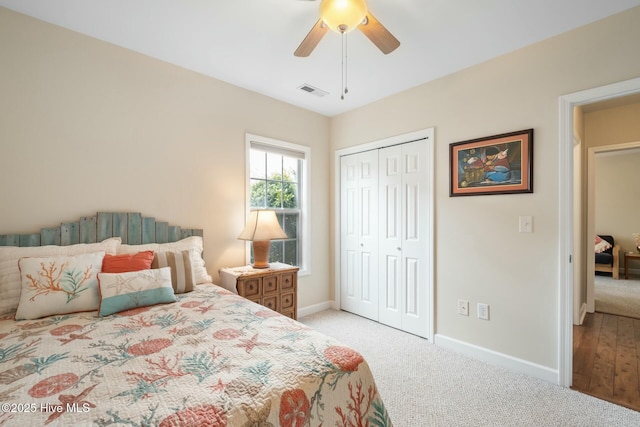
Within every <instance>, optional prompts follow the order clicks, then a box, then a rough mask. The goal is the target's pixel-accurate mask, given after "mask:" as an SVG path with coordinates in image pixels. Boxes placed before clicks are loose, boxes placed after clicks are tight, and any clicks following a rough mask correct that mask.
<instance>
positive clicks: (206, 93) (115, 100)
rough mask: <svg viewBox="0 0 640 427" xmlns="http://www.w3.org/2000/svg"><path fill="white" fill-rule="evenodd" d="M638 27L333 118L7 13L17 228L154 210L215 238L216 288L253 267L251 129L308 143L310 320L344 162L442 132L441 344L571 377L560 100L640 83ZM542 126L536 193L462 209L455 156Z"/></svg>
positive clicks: (3, 192) (2, 32)
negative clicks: (564, 303) (400, 140)
mask: <svg viewBox="0 0 640 427" xmlns="http://www.w3.org/2000/svg"><path fill="white" fill-rule="evenodd" d="M639 21H640V8H635V9H633V10H631V11H630V12H628V13H625V14H622V15H617V16H614V17H612V18H609V19H606V20H604V21H600V22H597V23H595V24H592V25H590V26H588V27H585V28H582V29H579V30H576V31H573V32H570V33H567V34H564V35H561V36H559V37H555V38H553V39H550V40H547V41H544V42H542V43H538V44H536V45H534V46H531V47H528V48H525V49H522V50H519V51H516V52H514V53H512V54H509V55H505V56H503V57H500V58H497V59H495V60H492V61H489V62H486V63H483V64H480V65H477V66H475V67H471V68H469V69H466V70H463V71H461V72H459V73H456V74H453V75H450V76H447V77H445V78H442V79H439V80H437V81H434V82H431V83H427V84H424V85H422V86H419V87H416V88H414V89H411V90H409V91H406V92H403V93H401V94H398V95H396V96H392V97H389V98H387V99H384V100H382V101H379V102H376V103H373V104H370V105H368V106H365V107H363V108H360V109H358V110H355V111H352V112H349V113H345V114H342V115H340V116H338V117H335V118H333V119H328V118H326V117H322V116H320V115H317V114H314V113H311V112H308V111H305V110H301V109H298V108H296V107H292V106H289V105H286V104H283V103H280V102H278V101H275V100H273V99H270V98H267V97H264V96H261V95H257V94H254V93H251V92H249V91H245V90H242V89H239V88H237V87H234V86H231V85H228V84H225V83H222V82H220V81H217V80H214V79H210V78H207V77H204V76H202V75H199V74H196V73H192V72H189V71H185V70H183V69H180V68H178V67H174V66H171V65H168V64H166V63H163V62H160V61H156V60H153V59H150V58H148V57H145V56H142V55H139V54H135V53H132V52H130V51H127V50H125V49H121V48H117V47H114V46H112V45H109V44H106V43H103V42H100V41H97V40H94V39H91V38H88V37H84V36H81V35H78V34H76V33H72V32H69V31H66V30H63V29H60V28H57V27H54V26H51V25H48V24H44V23H41V22H39V21H36V20H33V19H30V18H27V17H24V16H22V15H18V14H15V13H13V12H10V11H8V10H6V9H2V8H0V58H2V60H1V61H0V94H1V96H0V160H1V161H2V167H1V168H0V182H1V184H0V198H1V200H2V201H3V203H2V204H0V231H1V232H31V231H33V230H34V229H37V228H39V227H43V226H53V225H55V224H52V223H51V222H52V221H56V220H73V219H75V218H77V217H78V216H81V215H90V214H93V213H95V212H96V211H98V210H134V211H140V212H142V213H144V214H147V215H156V216H157V217H159V219H162V220H166V221H170V222H172V223H176V224H180V225H184V226H193V227H202V228H204V229H205V247H206V257H205V258H206V261H207V264H208V267H209V269H210V270H212V272H214V273H215V271H217V269H218V268H219V267H222V266H227V265H238V264H241V263H243V262H244V245H243V244H242V243H241V242H239V241H237V240H236V235H237V233H238V232H239V230H240V229H241V227H242V225H243V220H244V209H245V207H244V197H245V195H244V190H245V188H244V163H245V159H244V134H245V132H250V133H255V134H258V135H264V136H267V137H271V138H276V139H281V140H285V141H290V142H294V143H298V144H304V145H309V146H311V147H312V159H313V164H312V177H311V179H312V187H313V192H312V201H311V202H312V206H314V212H313V218H312V233H313V235H312V256H313V260H312V274H311V276H309V277H306V278H303V279H302V280H301V296H300V301H299V303H300V305H301V306H309V305H313V304H317V303H321V302H324V301H326V300H327V299H329V298H331V292H332V280H333V273H332V271H331V270H333V269H331V270H330V269H329V268H328V267H329V266H330V262H332V260H333V257H331V258H330V257H329V253H330V252H332V251H333V248H334V245H335V242H329V237H328V236H330V235H331V236H332V235H333V233H329V232H328V229H329V226H330V225H331V227H333V226H334V224H329V219H328V218H331V219H332V218H333V213H332V212H333V211H332V208H333V206H332V203H333V200H334V195H333V194H332V191H333V185H334V183H333V168H334V165H333V156H334V153H335V150H338V149H341V148H345V147H350V146H354V145H357V144H360V143H364V142H369V141H375V140H379V139H383V138H387V137H391V136H394V135H399V134H404V133H408V132H411V131H414V130H418V129H424V128H428V127H434V128H435V143H436V147H435V160H436V166H435V179H436V194H435V212H436V217H435V221H436V232H435V239H436V255H435V270H436V271H435V277H436V280H435V286H436V324H435V329H436V332H437V334H439V335H441V336H447V337H451V338H453V339H456V340H460V341H463V342H467V343H470V344H474V345H478V346H481V347H485V348H488V349H491V350H494V351H497V352H501V353H505V354H507V355H510V356H513V357H517V358H521V359H524V360H527V361H530V362H533V363H535V364H540V365H542V366H545V367H550V368H552V369H555V368H557V355H558V346H557V343H558V336H557V332H558V324H559V319H558V293H559V286H560V284H559V279H558V258H559V254H558V250H557V248H558V231H559V230H558V179H559V177H558V161H557V156H558V146H557V144H558V97H559V96H561V95H564V94H567V93H572V92H575V91H580V90H583V89H588V88H592V87H596V86H600V85H604V84H608V83H612V82H616V81H621V80H626V79H630V78H634V77H638V76H640V56H639V55H638V54H637V40H639V39H640V26H638V25H637V22H639ZM390 59H391V57H390ZM527 128H534V129H535V137H534V139H535V147H534V193H533V194H520V195H501V196H475V197H459V198H449V196H448V194H449V188H448V186H449V166H448V164H449V159H448V147H449V144H450V143H453V142H456V141H461V140H466V139H471V138H477V137H482V136H488V135H492V134H497V133H503V132H508V131H515V130H520V129H527ZM327 141H330V142H331V145H330V146H328V144H327ZM329 169H331V170H329ZM138 183H139V184H138ZM317 206H327V208H326V209H325V210H324V211H323V210H322V209H321V210H319V211H318V210H317V208H316V207H317ZM519 215H532V216H533V220H534V224H533V230H534V232H533V233H531V234H520V233H518V216H519ZM332 267H334V266H332ZM458 299H467V300H469V301H471V316H469V317H463V316H459V315H458V314H457V313H456V301H457V300H458ZM476 302H484V303H488V304H490V306H491V320H490V321H488V322H487V321H481V320H478V319H477V318H476V313H475V303H476Z"/></svg>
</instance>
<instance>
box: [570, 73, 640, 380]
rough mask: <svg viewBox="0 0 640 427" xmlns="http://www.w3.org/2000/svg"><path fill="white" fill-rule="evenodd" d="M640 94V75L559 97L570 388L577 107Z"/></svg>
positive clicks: (571, 371) (571, 370)
mask: <svg viewBox="0 0 640 427" xmlns="http://www.w3.org/2000/svg"><path fill="white" fill-rule="evenodd" d="M637 93H640V78H637V79H632V80H627V81H624V82H620V83H615V84H611V85H607V86H602V87H598V88H594V89H589V90H586V91H582V92H577V93H573V94H569V95H565V96H562V97H560V100H559V103H560V108H559V111H560V119H559V128H560V129H559V130H560V140H559V162H558V166H559V179H560V186H559V209H558V210H559V219H560V221H559V226H560V228H559V230H560V242H559V249H560V251H559V254H560V263H559V276H560V277H559V278H560V295H559V330H558V340H559V345H558V349H559V351H558V384H560V385H562V386H564V387H570V386H571V384H572V374H573V318H574V303H575V302H574V290H575V286H574V271H573V258H574V254H575V250H578V249H580V248H574V240H573V239H574V230H573V225H574V208H573V200H574V189H573V186H574V176H573V171H574V165H573V158H574V108H575V107H577V106H582V105H587V104H591V103H595V102H599V101H605V100H608V99H615V98H619V97H623V96H627V95H633V94H637Z"/></svg>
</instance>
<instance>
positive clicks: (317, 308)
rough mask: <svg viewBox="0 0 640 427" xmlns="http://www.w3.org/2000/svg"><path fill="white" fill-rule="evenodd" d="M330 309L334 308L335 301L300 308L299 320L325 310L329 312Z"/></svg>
mask: <svg viewBox="0 0 640 427" xmlns="http://www.w3.org/2000/svg"><path fill="white" fill-rule="evenodd" d="M330 308H333V301H325V302H321V303H319V304H314V305H308V306H306V307H300V308H298V318H300V317H304V316H310V315H312V314H314V313H319V312H321V311H324V310H329V309H330Z"/></svg>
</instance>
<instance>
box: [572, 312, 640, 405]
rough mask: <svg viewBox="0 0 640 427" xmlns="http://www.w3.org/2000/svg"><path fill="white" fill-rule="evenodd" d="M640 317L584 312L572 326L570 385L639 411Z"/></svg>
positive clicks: (583, 391)
mask: <svg viewBox="0 0 640 427" xmlns="http://www.w3.org/2000/svg"><path fill="white" fill-rule="evenodd" d="M639 375H640V319H633V318H630V317H622V316H616V315H612V314H604V313H598V312H596V313H593V314H592V313H587V316H586V317H585V321H584V323H583V324H582V325H581V326H575V325H574V326H573V386H572V387H571V388H573V389H574V390H577V391H580V392H582V393H587V394H590V395H592V396H595V397H598V398H600V399H603V400H607V401H609V402H612V403H617V404H619V405H623V406H626V407H628V408H631V409H634V410H636V411H640V380H639Z"/></svg>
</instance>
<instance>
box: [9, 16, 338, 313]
mask: <svg viewBox="0 0 640 427" xmlns="http://www.w3.org/2000/svg"><path fill="white" fill-rule="evenodd" d="M0 58H1V59H0V162H1V164H2V166H1V167H0V200H2V203H0V233H29V232H34V231H37V230H39V228H40V227H51V226H56V225H57V223H56V221H73V220H76V219H77V218H78V217H80V216H85V215H92V214H95V213H96V212H97V211H102V210H104V211H122V210H127V211H138V212H142V213H143V214H144V215H148V216H150V215H154V216H156V217H157V219H159V220H164V221H169V222H170V223H172V224H176V225H182V226H184V227H199V228H204V230H205V237H204V239H205V261H206V263H207V267H208V269H209V270H210V272H211V273H212V274H213V275H214V278H215V279H217V270H218V269H219V268H220V267H225V266H234V265H242V264H244V262H245V255H244V248H245V245H244V243H243V242H241V241H239V240H237V239H236V237H237V235H238V233H239V232H240V231H241V230H242V227H243V223H244V215H245V175H244V174H245V171H244V169H245V132H249V133H253V134H257V135H263V136H266V137H270V138H275V139H280V140H284V141H288V142H293V143H297V144H302V145H307V146H310V147H311V150H312V151H311V158H312V164H311V173H312V175H311V185H312V186H313V192H312V194H311V198H312V199H311V205H312V206H314V211H313V215H312V226H311V230H312V248H311V249H312V254H313V259H312V263H311V272H312V273H311V275H310V276H307V277H303V278H301V280H300V297H299V306H301V307H305V306H309V305H313V304H317V303H322V302H325V301H327V300H328V298H329V287H328V281H329V271H328V266H329V264H328V256H329V247H328V244H329V241H328V237H327V236H328V227H329V223H328V219H327V218H328V217H329V210H328V209H329V208H328V195H329V192H328V184H329V178H328V168H329V160H328V156H329V149H328V142H327V141H328V139H329V136H328V129H329V119H328V118H326V117H323V116H321V115H319V114H315V113H311V112H309V111H306V110H303V109H299V108H296V107H293V106H290V105H287V104H284V103H282V102H278V101H275V100H273V99H271V98H267V97H265V96H261V95H258V94H255V93H252V92H250V91H247V90H243V89H240V88H238V87H235V86H232V85H229V84H226V83H223V82H220V81H217V80H214V79H211V78H208V77H205V76H203V75H200V74H197V73H193V72H190V71H186V70H184V69H181V68H178V67H175V66H172V65H169V64H167V63H164V62H161V61H157V60H154V59H151V58H149V57H146V56H143V55H140V54H137V53H134V52H131V51H128V50H125V49H122V48H119V47H115V46H113V45H110V44H108V43H104V42H101V41H98V40H95V39H92V38H89V37H86V36H83V35H80V34H77V33H73V32H70V31H67V30H64V29H62V28H59V27H55V26H52V25H49V24H46V23H43V22H41V21H37V20H35V19H31V18H28V17H26V16H24V15H20V14H17V13H14V12H11V11H9V10H7V9H4V8H0ZM323 206H324V207H325V208H323ZM323 209H324V210H323Z"/></svg>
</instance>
